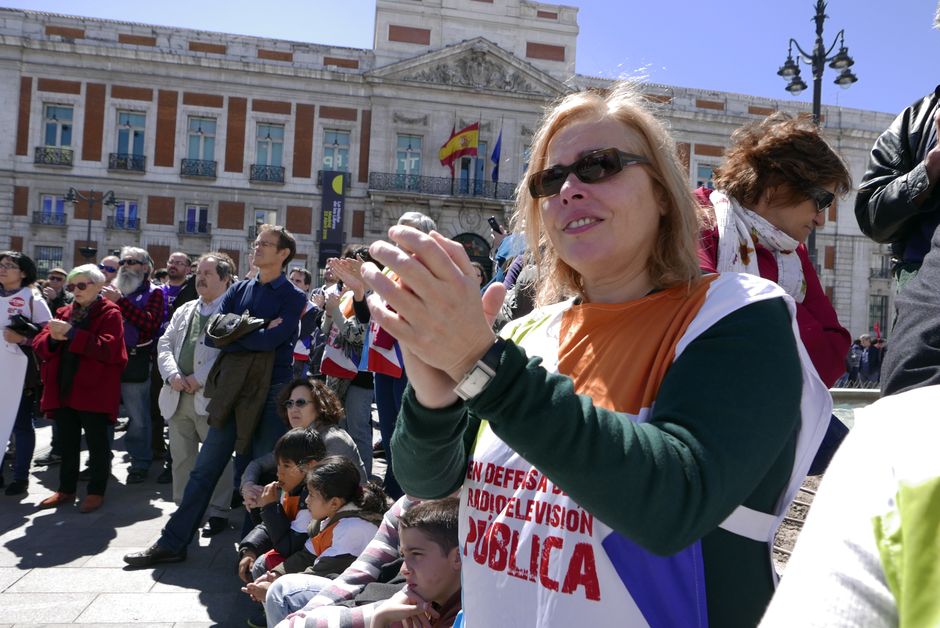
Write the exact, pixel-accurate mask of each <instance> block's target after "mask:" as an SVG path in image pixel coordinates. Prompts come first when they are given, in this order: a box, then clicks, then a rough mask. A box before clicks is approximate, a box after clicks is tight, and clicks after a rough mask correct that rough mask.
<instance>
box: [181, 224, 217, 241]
mask: <svg viewBox="0 0 940 628" xmlns="http://www.w3.org/2000/svg"><path fill="white" fill-rule="evenodd" d="M179 234H180V235H188V236H196V237H202V238H208V237H210V236H211V235H212V223H211V222H197V221H190V220H181V221H179Z"/></svg>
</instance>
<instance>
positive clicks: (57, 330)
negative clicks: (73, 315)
mask: <svg viewBox="0 0 940 628" xmlns="http://www.w3.org/2000/svg"><path fill="white" fill-rule="evenodd" d="M48 325H49V336H50V337H51V338H52V339H53V340H60V341H64V340H68V335H67V334H68V333H69V330H71V329H72V325H71V324H69V323H67V322H65V321H60V320H58V319H53V320H51V321H49V323H48Z"/></svg>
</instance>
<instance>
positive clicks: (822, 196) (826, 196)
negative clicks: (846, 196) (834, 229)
mask: <svg viewBox="0 0 940 628" xmlns="http://www.w3.org/2000/svg"><path fill="white" fill-rule="evenodd" d="M806 195H807V196H808V197H810V198H811V199H813V201H815V203H816V213H817V214H821V213H823V212H824V211H826V210H827V209H829V207H831V206H832V203H833V202H834V201H835V200H836V195H835V194H833V193H832V192H830V191H829V190H824V189H823V188H817V187H812V188H809V189H808V190H806Z"/></svg>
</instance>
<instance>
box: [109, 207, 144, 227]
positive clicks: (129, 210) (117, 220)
mask: <svg viewBox="0 0 940 628" xmlns="http://www.w3.org/2000/svg"><path fill="white" fill-rule="evenodd" d="M138 220H139V219H138V217H137V201H126V200H122V201H115V203H114V227H115V228H117V229H137V228H138V227H139V226H140V222H139V221H138Z"/></svg>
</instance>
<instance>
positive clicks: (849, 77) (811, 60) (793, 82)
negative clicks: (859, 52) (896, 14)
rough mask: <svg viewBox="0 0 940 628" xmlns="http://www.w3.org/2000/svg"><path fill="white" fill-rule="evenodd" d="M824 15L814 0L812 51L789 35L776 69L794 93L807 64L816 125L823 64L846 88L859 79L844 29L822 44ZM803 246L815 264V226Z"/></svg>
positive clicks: (822, 7) (821, 5) (823, 5)
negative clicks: (804, 48)
mask: <svg viewBox="0 0 940 628" xmlns="http://www.w3.org/2000/svg"><path fill="white" fill-rule="evenodd" d="M827 17H829V16H827V15H826V2H825V0H817V1H816V15H815V17H813V20H814V21H815V22H816V43H815V45H814V46H813V52H812V54H810V53H807V52H806V51H805V50H803V49H802V48H801V47H800V44H798V43H797V42H796V40H795V39H793V38H792V37H791V38H790V47H789V49H788V50H787V60H786V61H784V62H783V65H782V66H780V68H779V69H778V70H777V75H778V76H780V77H782V78H783V79H784V80H785V81H788V83H787V86H786V88H785V89H786V90H787V91H788V92H790V93H791V94H793V95H794V96H796V95H798V94H799V93H800V92H802V91H803V90H804V89H806V82H805V81H803V79H802V78H801V77H800V65H799V62H800V61H802V62H803V63H807V64H809V66H810V68H811V69H812V72H813V122H814V123H815V124H816V125H819V114H820V109H821V107H822V77H823V72H824V71H825V69H826V64H827V63H828V64H829V67H830V68H832V69H833V70H841V72H840V73H839V76H838V77H836V80H835V81H833V82H834V83H835V84H836V85H838V86H839V87H841V88H843V89H848V88H849V87H850V86H851V85H852V83H855V82H856V81H858V77H857V76H855V74H854V73H853V72H852V70H850V69H849V68H851V67H852V66H853V65H855V60H854V59H853V58H852V57H850V56H849V49H848V48H846V46H845V30H844V29H843V30H840V31H839V33H838V34H837V35H836V37H835V39H834V40H833V41H832V45H831V46H829V48H828V49H827V48H826V46H825V44H824V43H823V22H824V21H825V20H826V18H827ZM837 43H838V44H839V52H837V53H836V54H835V55H833V56H831V57H830V56H829V55H830V53H832V51H833V50H834V49H835V47H836V44H837ZM794 47H795V48H796V50H797V55H796V61H794V59H793V48H794ZM806 248H807V249H809V255H810V258H811V259H812V260H813V265H814V266H815V265H816V230H815V229H814V230H813V231H811V232H810V234H809V241H808V242H807V243H806Z"/></svg>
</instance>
